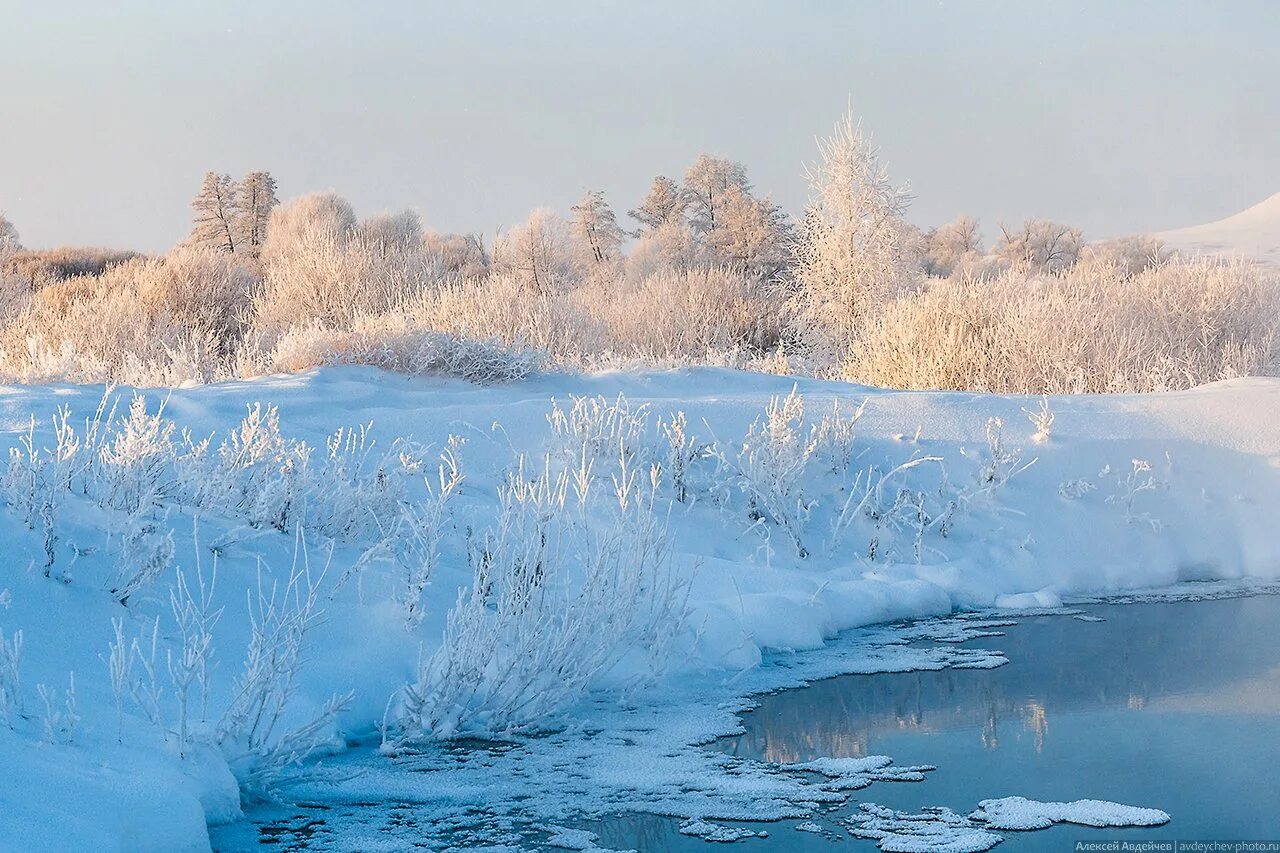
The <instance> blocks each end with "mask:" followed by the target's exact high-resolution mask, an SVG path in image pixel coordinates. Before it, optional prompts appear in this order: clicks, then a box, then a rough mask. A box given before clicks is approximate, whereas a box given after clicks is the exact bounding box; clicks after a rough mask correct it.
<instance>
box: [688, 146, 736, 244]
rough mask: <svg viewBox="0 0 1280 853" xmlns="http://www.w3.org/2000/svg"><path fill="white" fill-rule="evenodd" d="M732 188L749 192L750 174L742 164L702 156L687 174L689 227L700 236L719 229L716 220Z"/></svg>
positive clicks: (720, 158)
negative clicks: (748, 179) (748, 175)
mask: <svg viewBox="0 0 1280 853" xmlns="http://www.w3.org/2000/svg"><path fill="white" fill-rule="evenodd" d="M731 187H736V188H737V189H739V190H741V191H743V192H750V190H751V184H750V183H749V182H748V181H747V170H746V168H744V167H743V165H742V164H741V163H735V162H734V161H732V160H725V159H724V158H722V157H712V156H711V155H710V154H702V155H700V156H699V157H698V159H697V160H696V161H694V164H693V165H692V166H690V167H689V170H688V171H687V172H685V173H684V193H683V194H684V198H685V201H686V202H688V205H689V213H690V224H691V225H692V226H693V230H694V231H696V232H697V233H699V234H708V233H710V232H712V231H714V230H716V227H717V226H718V225H719V222H718V221H717V217H718V216H719V215H720V211H721V209H722V208H723V207H724V203H725V193H727V192H728V191H729V189H730V188H731Z"/></svg>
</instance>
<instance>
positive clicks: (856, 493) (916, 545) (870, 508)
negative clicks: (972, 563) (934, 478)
mask: <svg viewBox="0 0 1280 853" xmlns="http://www.w3.org/2000/svg"><path fill="white" fill-rule="evenodd" d="M921 466H929V467H932V468H934V469H935V470H937V471H938V472H939V473H940V475H941V481H940V483H939V484H938V485H937V486H936V487H934V488H928V489H913V488H910V487H908V486H907V485H906V483H905V475H906V473H907V472H908V471H911V470H912V469H914V468H919V467H921ZM855 498H856V500H855ZM957 509H958V496H957V495H956V494H955V492H954V490H953V489H952V488H951V487H950V484H949V483H948V481H947V478H946V471H945V469H944V468H943V467H942V458H941V457H938V456H916V457H913V458H911V459H909V460H907V461H906V462H903V463H902V464H900V465H897V466H895V467H893V468H890V469H889V470H888V471H882V470H880V469H879V468H876V467H871V468H868V469H866V470H864V471H859V472H858V474H857V476H856V477H855V478H854V482H853V485H852V488H850V489H849V494H848V496H847V497H846V498H845V501H844V503H843V505H842V506H841V507H840V509H839V511H838V512H837V513H836V514H835V517H834V520H833V522H832V527H831V545H830V547H831V549H832V550H833V551H834V550H835V549H836V548H837V547H839V545H840V544H841V543H842V542H843V541H845V540H846V539H848V538H849V536H850V535H851V534H852V533H853V531H854V529H855V527H857V526H858V525H860V524H864V523H866V524H869V525H870V527H871V530H870V532H869V534H868V539H867V547H866V551H865V557H866V559H867V560H870V561H875V560H878V559H880V560H894V559H903V558H904V557H905V555H904V554H902V553H900V550H899V547H898V545H897V542H898V540H899V539H900V538H901V536H900V534H902V533H904V532H905V533H907V535H908V536H909V540H908V541H909V544H910V548H911V555H912V557H913V558H914V559H915V562H917V563H919V562H922V561H923V559H924V555H925V552H926V550H930V549H927V547H926V545H925V536H926V534H929V533H931V532H936V533H937V534H938V535H940V536H941V537H943V538H945V537H946V536H948V535H949V534H950V531H951V527H952V523H953V520H954V518H955V514H956V511H957Z"/></svg>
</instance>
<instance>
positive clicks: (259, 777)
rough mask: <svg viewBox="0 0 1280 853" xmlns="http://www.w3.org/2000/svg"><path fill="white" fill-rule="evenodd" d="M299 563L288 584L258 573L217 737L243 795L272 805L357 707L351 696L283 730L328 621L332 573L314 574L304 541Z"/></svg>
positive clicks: (297, 552) (300, 545) (298, 552)
mask: <svg viewBox="0 0 1280 853" xmlns="http://www.w3.org/2000/svg"><path fill="white" fill-rule="evenodd" d="M294 560H295V562H294V566H293V567H292V569H291V570H290V571H289V573H288V575H287V577H286V579H285V581H284V583H283V584H280V583H278V582H276V581H267V580H266V578H265V577H264V573H263V572H262V571H261V570H260V571H259V575H258V585H257V589H256V595H251V596H250V599H249V628H250V633H249V645H248V648H247V649H246V651H245V657H244V665H243V668H242V670H241V672H240V674H239V675H238V676H237V677H236V679H235V682H234V685H233V693H232V699H231V702H230V703H229V705H228V706H227V708H226V710H225V711H224V712H223V714H222V717H221V719H220V720H219V721H218V725H217V730H216V737H217V742H218V744H219V746H220V747H221V748H222V750H223V752H224V754H226V755H227V758H228V761H229V763H230V765H231V769H232V771H233V772H234V773H235V775H236V779H237V780H238V781H239V782H240V787H241V790H242V791H243V792H244V793H245V794H246V795H248V796H250V797H254V798H263V799H272V798H273V795H274V791H275V790H276V789H277V788H278V787H279V786H280V785H281V784H282V783H283V782H285V781H286V776H287V774H288V772H289V771H290V770H293V769H295V768H296V767H297V765H299V764H300V763H301V762H302V759H304V758H305V757H306V756H307V755H309V754H310V753H312V752H313V751H315V750H316V749H317V748H319V747H320V746H322V745H323V744H324V743H326V742H327V741H328V740H329V739H330V737H331V733H332V728H333V721H334V719H335V718H336V716H337V715H338V714H339V713H341V712H342V710H343V709H344V708H345V707H346V705H347V703H348V702H349V701H350V697H349V695H348V696H335V697H334V698H333V699H331V700H330V701H329V702H327V703H326V704H325V705H324V706H323V707H322V708H321V709H320V710H319V712H318V713H317V714H316V715H315V716H314V717H313V718H312V719H311V720H309V721H308V722H306V723H304V724H302V725H300V726H296V727H294V728H292V729H285V730H283V731H282V730H281V728H282V718H283V717H284V716H285V712H286V711H287V710H289V708H290V706H291V703H292V702H293V699H294V697H295V695H296V693H297V691H298V680H299V677H300V675H301V673H302V668H303V665H304V663H305V659H304V657H303V654H304V651H305V648H306V640H307V637H308V635H309V634H310V633H311V632H312V631H313V630H314V629H315V627H316V626H317V625H318V624H319V623H320V621H321V619H322V618H323V617H324V610H323V609H322V608H321V607H320V599H321V596H320V588H321V583H322V581H323V579H324V575H325V572H323V571H322V572H321V573H320V574H319V575H315V574H314V573H313V572H312V570H311V565H310V559H309V556H308V553H307V550H306V545H305V542H304V541H303V540H302V539H301V537H299V540H298V547H297V548H296V550H295V558H294ZM326 570H327V567H326ZM202 612H203V611H202ZM198 624H200V623H199V622H197V625H198Z"/></svg>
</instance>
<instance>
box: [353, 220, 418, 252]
mask: <svg viewBox="0 0 1280 853" xmlns="http://www.w3.org/2000/svg"><path fill="white" fill-rule="evenodd" d="M356 233H357V234H358V235H359V237H360V239H361V240H363V241H364V243H365V246H366V247H367V248H368V250H369V251H370V252H373V253H374V254H377V255H387V254H390V253H392V252H405V251H410V250H418V249H421V248H423V246H422V220H421V219H419V218H418V214H416V213H414V212H413V211H412V210H402V211H400V212H399V213H379V214H377V215H375V216H370V217H368V218H367V219H365V220H364V221H362V222H361V223H360V224H359V225H358V226H356Z"/></svg>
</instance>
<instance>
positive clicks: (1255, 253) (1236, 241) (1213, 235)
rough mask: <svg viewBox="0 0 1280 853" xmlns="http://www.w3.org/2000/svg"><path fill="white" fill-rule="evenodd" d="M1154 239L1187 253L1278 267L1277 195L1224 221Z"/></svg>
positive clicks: (1279, 212) (1279, 200) (1279, 204)
mask: <svg viewBox="0 0 1280 853" xmlns="http://www.w3.org/2000/svg"><path fill="white" fill-rule="evenodd" d="M1155 236H1156V237H1159V238H1160V239H1161V240H1164V241H1165V243H1166V244H1168V245H1169V247H1170V248H1173V249H1178V250H1179V251H1183V252H1187V253H1189V254H1201V255H1206V254H1207V255H1230V256H1238V257H1244V258H1251V259H1254V260H1256V261H1258V262H1260V263H1264V264H1267V265H1268V266H1273V267H1277V268H1280V193H1276V194H1275V195H1273V196H1271V197H1270V198H1268V199H1266V200H1265V201H1261V202H1258V203H1257V204H1255V205H1254V206H1253V207H1251V208H1249V209H1248V210H1244V211H1241V212H1240V213H1237V214H1235V215H1234V216H1228V217H1227V218H1226V219H1219V220H1218V221H1217V222H1209V223H1207V224H1205V225H1193V226H1191V227H1189V228H1178V229H1176V230H1174V231H1164V232H1162V233H1160V234H1156V235H1155Z"/></svg>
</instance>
